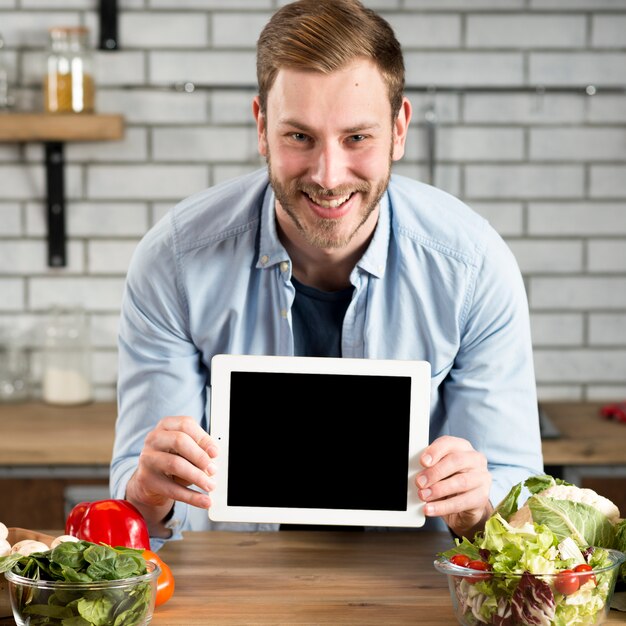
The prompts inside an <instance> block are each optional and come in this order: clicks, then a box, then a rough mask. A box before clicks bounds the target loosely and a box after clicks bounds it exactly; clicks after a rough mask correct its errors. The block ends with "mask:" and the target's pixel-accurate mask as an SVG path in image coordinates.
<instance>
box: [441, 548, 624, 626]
mask: <svg viewBox="0 0 626 626" xmlns="http://www.w3.org/2000/svg"><path fill="white" fill-rule="evenodd" d="M606 551H607V552H608V553H609V558H610V561H611V564H610V565H609V566H607V567H603V568H599V569H595V570H592V571H591V572H572V573H571V574H567V575H566V576H562V577H561V578H560V579H559V581H558V584H557V577H558V576H559V575H558V574H541V575H539V574H538V575H533V574H528V573H525V574H519V575H511V574H502V573H497V572H491V571H482V570H475V569H469V568H467V567H462V566H459V565H455V564H454V563H451V562H450V561H449V560H448V559H447V558H446V557H440V558H438V559H437V560H436V561H435V562H434V565H435V569H437V571H439V572H441V573H442V574H445V575H446V576H447V577H448V587H449V589H450V596H451V598H452V607H453V609H454V613H455V615H456V618H457V620H458V622H459V624H463V626H480V625H481V624H502V625H506V626H526V625H528V624H542V625H543V626H548V625H549V626H583V625H584V626H595V625H596V624H602V622H604V620H605V619H606V617H607V615H608V613H609V609H610V608H611V600H612V598H613V592H614V591H615V583H616V580H617V576H618V574H619V571H620V565H621V564H622V563H623V562H624V561H625V560H626V555H624V554H623V553H622V552H619V551H618V550H606ZM590 574H593V577H590ZM594 580H595V582H594ZM559 589H561V590H562V591H563V592H564V593H565V594H567V595H564V593H561V592H560V591H559Z"/></svg>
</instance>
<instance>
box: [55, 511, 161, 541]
mask: <svg viewBox="0 0 626 626" xmlns="http://www.w3.org/2000/svg"><path fill="white" fill-rule="evenodd" d="M65 533H66V534H67V535H72V536H74V537H78V539H84V540H85V541H91V542H93V543H106V544H107V545H110V546H113V547H117V546H124V547H126V548H137V549H144V550H147V549H149V548H150V536H149V534H148V527H147V526H146V521H145V520H144V518H143V516H142V515H141V513H140V512H139V511H138V510H137V509H136V508H135V507H134V506H133V505H132V504H131V503H130V502H127V501H126V500H98V501H96V502H81V503H79V504H77V505H76V506H75V507H74V508H73V509H72V510H71V512H70V514H69V515H68V518H67V521H66V522H65Z"/></svg>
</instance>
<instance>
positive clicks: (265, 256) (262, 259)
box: [261, 254, 270, 265]
mask: <svg viewBox="0 0 626 626" xmlns="http://www.w3.org/2000/svg"><path fill="white" fill-rule="evenodd" d="M269 260H270V258H269V257H268V256H267V254H264V255H263V256H262V257H261V265H267V262H268V261H269Z"/></svg>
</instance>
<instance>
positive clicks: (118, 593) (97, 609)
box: [4, 561, 161, 626]
mask: <svg viewBox="0 0 626 626" xmlns="http://www.w3.org/2000/svg"><path fill="white" fill-rule="evenodd" d="M146 567H147V569H148V572H147V573H146V574H143V575H141V576H134V577H132V578H123V579H120V580H99V581H94V582H90V583H83V582H65V581H55V580H33V579H31V578H25V577H24V576H19V575H18V574H15V573H13V572H11V571H8V572H5V574H4V576H5V578H6V579H7V582H8V591H9V597H10V600H11V608H12V610H13V618H14V619H15V623H16V624H17V626H29V625H32V624H50V625H57V626H61V625H62V624H74V623H76V624H80V623H96V624H100V625H102V626H113V625H114V624H123V625H124V626H143V625H144V624H149V623H150V621H151V620H152V613H153V611H154V602H155V598H156V587H157V578H158V577H159V574H160V572H161V570H160V568H159V567H158V565H156V564H155V563H152V562H151V561H148V562H147V563H146ZM78 616H83V617H84V618H86V619H87V620H88V621H87V622H82V620H81V619H79V618H78ZM90 617H91V618H92V619H90ZM72 618H74V619H73V620H72Z"/></svg>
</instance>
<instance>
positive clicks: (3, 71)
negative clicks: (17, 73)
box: [0, 35, 13, 111]
mask: <svg viewBox="0 0 626 626" xmlns="http://www.w3.org/2000/svg"><path fill="white" fill-rule="evenodd" d="M12 104H13V98H12V97H11V94H10V92H9V69H8V68H7V65H6V63H5V61H4V39H2V35H0V111H6V110H7V109H9V108H10V107H11V105H12Z"/></svg>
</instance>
